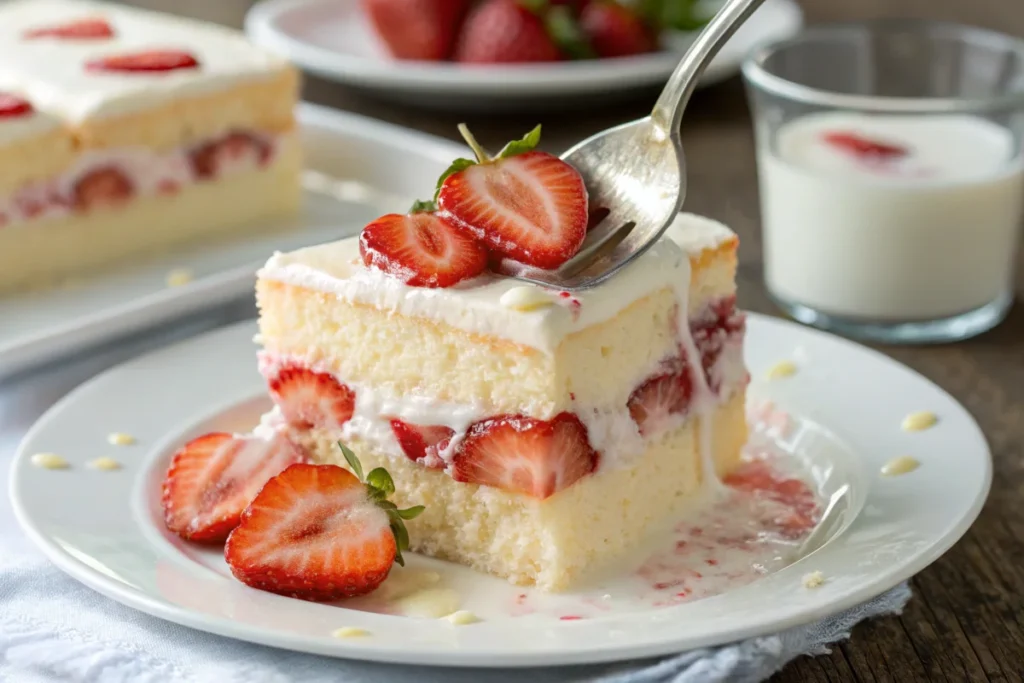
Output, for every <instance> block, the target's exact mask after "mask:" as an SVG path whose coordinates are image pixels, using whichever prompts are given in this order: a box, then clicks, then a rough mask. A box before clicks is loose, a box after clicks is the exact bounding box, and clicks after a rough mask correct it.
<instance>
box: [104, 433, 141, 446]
mask: <svg viewBox="0 0 1024 683" xmlns="http://www.w3.org/2000/svg"><path fill="white" fill-rule="evenodd" d="M107 443H109V444H110V445H111V446H131V445H132V444H133V443H135V437H134V436H132V435H131V434H125V433H124V432H111V433H110V434H107Z"/></svg>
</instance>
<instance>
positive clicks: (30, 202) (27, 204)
mask: <svg viewBox="0 0 1024 683" xmlns="http://www.w3.org/2000/svg"><path fill="white" fill-rule="evenodd" d="M247 134H249V135H253V136H254V137H256V138H258V139H259V140H260V141H261V142H262V143H264V144H266V145H268V150H269V154H268V156H267V158H266V159H265V160H263V161H262V162H260V161H258V160H257V159H254V158H251V155H247V156H244V157H240V158H236V159H225V160H224V162H225V163H223V164H221V165H220V166H219V167H218V170H217V173H216V176H215V177H213V178H200V177H199V176H198V175H197V174H196V171H195V169H194V168H193V164H192V162H191V160H190V154H191V153H192V152H194V151H195V150H196V149H197V148H198V147H201V146H202V145H203V144H205V143H200V144H199V145H191V146H189V147H187V148H179V149H176V150H173V151H171V152H165V153H157V152H155V151H153V150H151V149H146V148H143V147H135V148H120V149H103V150H90V151H87V152H85V153H84V154H82V155H80V156H79V157H78V158H77V159H76V160H75V163H74V164H73V165H72V166H71V168H69V169H67V170H66V171H65V172H63V173H61V174H60V175H58V176H56V177H54V178H50V179H47V180H45V181H39V182H34V183H29V184H27V185H25V186H23V187H21V188H19V189H18V190H16V191H15V192H14V193H13V194H11V195H8V196H6V197H0V227H2V226H5V225H13V224H18V223H27V222H29V221H34V220H43V219H47V218H59V217H63V216H66V215H68V214H70V213H73V212H74V211H75V208H74V206H73V197H74V190H75V186H76V185H77V183H79V182H80V181H81V180H82V179H83V178H85V177H86V176H88V175H89V174H90V173H92V172H93V171H97V170H100V169H104V168H113V169H116V170H118V171H120V172H121V173H123V174H124V175H125V176H126V177H127V178H128V181H129V182H130V183H131V185H132V190H133V195H132V199H136V198H139V197H150V196H154V195H159V194H173V193H174V192H177V191H178V190H180V189H181V188H183V187H187V186H189V185H193V184H196V183H198V182H205V181H207V180H217V179H219V178H222V177H226V176H230V175H233V174H235V173H239V172H244V171H250V170H253V169H256V168H260V167H264V166H267V165H269V164H271V163H273V161H274V158H275V156H276V155H277V153H278V151H279V150H280V149H281V147H282V146H283V145H285V144H297V141H295V140H292V139H291V138H293V137H294V136H291V135H288V134H285V135H271V134H264V133H252V132H247Z"/></svg>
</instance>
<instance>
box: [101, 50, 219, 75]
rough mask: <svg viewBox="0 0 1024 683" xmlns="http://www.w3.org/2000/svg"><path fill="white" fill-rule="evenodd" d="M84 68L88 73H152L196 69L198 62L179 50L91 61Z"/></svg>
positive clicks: (151, 51) (130, 54)
mask: <svg viewBox="0 0 1024 683" xmlns="http://www.w3.org/2000/svg"><path fill="white" fill-rule="evenodd" d="M85 68H86V70H88V71H115V72H123V73H132V72H141V73H154V72H166V71H178V70H182V69H198V68H199V61H198V60H196V58H195V57H193V56H192V55H191V54H189V53H188V52H183V51H181V50H146V51H144V52H132V53H128V54H122V55H109V56H107V57H100V58H97V59H92V60H89V61H88V62H86V64H85Z"/></svg>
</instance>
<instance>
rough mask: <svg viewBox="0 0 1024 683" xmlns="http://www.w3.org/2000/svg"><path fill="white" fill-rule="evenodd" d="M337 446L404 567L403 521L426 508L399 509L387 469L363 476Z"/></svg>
mask: <svg viewBox="0 0 1024 683" xmlns="http://www.w3.org/2000/svg"><path fill="white" fill-rule="evenodd" d="M418 203H419V202H418ZM423 203H425V202H423ZM338 447H339V448H340V449H341V454H342V455H344V456H345V462H347V463H348V466H349V467H350V468H352V472H353V473H354V474H355V475H356V477H357V478H358V479H359V481H361V482H363V483H364V484H365V485H366V493H367V495H368V496H369V497H370V500H372V501H373V502H374V503H375V504H376V505H377V507H379V508H380V509H382V510H383V511H384V512H385V513H387V516H388V526H389V527H390V528H391V533H392V534H393V535H394V537H395V546H396V547H397V551H396V552H395V562H397V563H398V564H399V566H402V567H404V566H405V558H404V557H402V551H403V550H408V549H409V530H408V529H406V528H405V522H406V520H410V519H415V518H416V517H418V516H419V515H420V514H421V513H422V512H423V511H424V510H425V509H426V508H424V507H423V506H422V505H414V506H413V507H411V508H406V509H405V510H399V509H398V506H397V505H395V504H394V503H392V502H391V501H390V500H388V496H389V495H391V494H392V493H394V492H395V480H394V479H392V478H391V475H390V474H389V473H388V471H387V470H386V469H384V468H383V467H375V468H373V469H372V470H370V473H369V474H367V475H366V477H365V478H364V477H363V466H362V464H361V463H360V462H359V458H357V457H356V454H355V453H353V452H352V451H351V449H349V448H348V447H347V446H346V445H345V444H343V443H342V442H340V441H339V442H338Z"/></svg>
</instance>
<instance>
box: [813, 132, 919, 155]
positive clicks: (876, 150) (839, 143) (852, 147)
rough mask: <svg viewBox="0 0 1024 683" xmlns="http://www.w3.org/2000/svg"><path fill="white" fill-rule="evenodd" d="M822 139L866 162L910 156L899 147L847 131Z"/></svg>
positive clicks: (831, 134) (906, 150) (834, 133)
mask: <svg viewBox="0 0 1024 683" xmlns="http://www.w3.org/2000/svg"><path fill="white" fill-rule="evenodd" d="M824 139H825V142H827V143H828V144H830V145H832V146H833V147H835V148H837V149H840V150H842V151H843V152H846V153H847V154H850V155H852V156H855V157H857V158H859V159H865V160H868V161H888V160H892V159H899V158H902V157H905V156H907V155H908V154H910V150H909V149H907V148H906V147H903V146H901V145H897V144H894V143H890V142H885V141H884V140H875V139H872V138H869V137H866V136H864V135H861V134H859V133H853V132H849V131H834V132H831V133H825V135H824Z"/></svg>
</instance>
